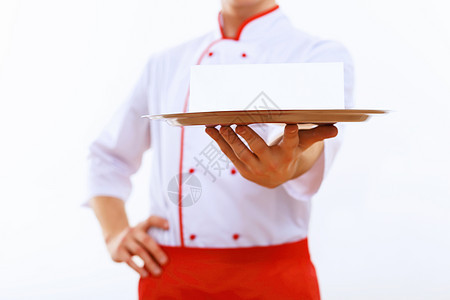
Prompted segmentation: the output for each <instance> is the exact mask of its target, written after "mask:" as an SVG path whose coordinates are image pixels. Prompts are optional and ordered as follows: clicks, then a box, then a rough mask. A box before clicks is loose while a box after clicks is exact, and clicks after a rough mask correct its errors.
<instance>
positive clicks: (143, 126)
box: [88, 8, 353, 248]
mask: <svg viewBox="0 0 450 300" xmlns="http://www.w3.org/2000/svg"><path fill="white" fill-rule="evenodd" d="M301 62H343V63H344V78H345V107H346V108H351V107H353V100H352V90H353V64H352V61H351V57H350V55H349V53H348V52H347V50H346V49H345V48H344V47H343V46H342V45H341V44H339V43H337V42H335V41H330V40H323V39H319V38H317V37H314V36H311V35H308V34H306V33H304V32H302V31H299V30H297V29H295V28H293V27H292V25H291V23H290V22H289V20H288V18H287V17H286V16H285V14H284V13H283V12H282V11H281V9H279V8H278V9H274V10H272V11H270V12H267V13H265V14H262V15H260V16H258V17H256V18H252V19H250V20H248V21H247V22H245V23H244V24H243V26H242V28H241V30H240V32H239V35H238V37H237V38H236V39H229V38H223V34H222V27H221V17H220V14H219V26H218V28H217V29H216V30H214V31H212V32H210V33H208V34H206V35H204V36H201V37H199V38H196V39H194V40H192V41H190V42H187V43H184V44H182V45H180V46H178V47H175V48H172V49H169V50H167V51H164V52H162V53H158V54H155V55H153V56H151V57H150V59H149V61H148V63H147V64H146V66H145V68H144V70H143V73H142V75H141V77H140V79H139V81H138V82H137V84H136V86H135V87H134V89H133V91H132V93H131V95H130V96H129V98H128V100H127V101H126V102H125V103H124V104H123V106H122V107H120V109H119V110H118V111H117V113H116V114H115V116H114V117H113V119H112V120H111V122H110V123H109V125H107V126H106V128H105V129H104V131H103V132H102V133H101V134H100V136H99V137H98V138H97V139H96V140H95V141H94V142H93V143H92V145H91V147H90V155H89V158H90V159H89V161H90V167H89V177H88V178H89V179H88V181H89V182H88V186H89V195H88V196H89V197H88V198H91V197H94V196H100V195H103V196H113V197H117V198H120V199H122V200H126V199H127V198H128V196H129V194H130V191H131V188H132V186H131V181H130V176H131V175H132V174H133V173H135V172H136V171H137V170H138V169H139V167H140V164H141V158H142V155H143V153H144V152H145V151H146V150H147V149H149V147H151V148H152V149H153V153H152V159H151V164H152V167H151V174H150V181H149V185H150V199H149V201H150V203H151V212H150V213H151V214H154V215H159V216H161V217H164V218H166V219H167V220H168V221H169V224H170V229H169V230H167V231H166V230H161V229H155V228H153V229H150V232H149V233H150V235H151V236H152V237H153V238H154V239H155V240H156V241H157V242H158V243H160V244H162V245H168V246H180V245H184V246H187V247H209V248H234V247H248V246H267V245H277V244H282V243H286V242H293V241H297V240H301V239H303V238H305V237H306V236H307V232H308V223H309V218H310V211H311V198H312V196H313V195H314V194H315V193H316V192H317V191H318V189H319V187H320V185H321V182H322V180H323V178H324V176H325V174H326V173H327V170H328V168H329V167H330V165H331V163H332V161H333V159H334V156H335V154H336V152H337V150H338V148H339V145H340V143H341V138H342V133H340V134H339V135H338V137H336V138H333V139H329V140H326V141H325V147H324V152H323V153H322V154H321V156H320V157H319V159H318V160H317V162H316V163H315V164H314V166H313V167H312V168H311V169H310V170H309V171H308V172H306V173H305V174H303V175H302V176H300V177H298V178H296V179H293V180H290V181H288V182H286V183H284V184H282V185H280V186H278V187H276V188H273V189H270V188H266V187H263V186H260V185H258V184H256V183H253V182H251V181H249V180H246V179H244V178H243V177H242V176H241V175H240V174H239V172H236V170H235V169H234V168H233V166H232V164H231V163H230V162H229V161H228V163H229V164H228V165H227V163H226V160H225V159H224V157H223V156H222V157H220V159H219V160H217V159H216V165H218V164H217V161H219V162H220V163H222V167H221V168H222V169H221V168H220V167H219V168H215V167H212V164H211V165H210V167H205V166H206V165H207V164H208V162H210V161H208V159H210V158H211V157H212V156H214V155H212V154H211V152H210V151H209V150H207V149H209V148H212V147H213V146H214V145H215V144H214V143H213V144H210V143H211V141H212V139H211V138H210V137H209V136H208V135H207V134H206V133H205V132H204V127H203V126H193V127H184V129H183V130H184V133H183V143H181V134H182V129H181V127H172V126H169V125H168V124H166V123H165V122H162V121H148V120H146V119H142V118H141V116H142V115H147V114H162V113H175V112H183V111H184V107H185V103H186V101H188V98H189V93H188V87H189V73H190V67H191V66H192V65H195V64H202V65H206V64H253V63H258V64H261V63H301ZM249 80H251V79H249ZM212 101H213V100H212ZM267 128H269V127H264V126H259V127H257V128H256V129H255V130H257V131H258V132H259V133H261V134H262V135H263V136H264V137H267V136H268V135H269V134H270V129H267ZM208 147H209V148H208ZM216 149H218V147H217V146H216ZM181 151H182V152H183V153H182V158H181V157H180V154H181V153H180V152H181ZM215 157H216V158H217V157H218V156H217V155H216V156H215ZM180 167H181V172H182V173H183V174H184V175H183V180H184V179H188V177H189V176H192V177H195V178H196V181H195V182H191V186H189V182H188V183H186V184H185V185H183V187H182V188H183V192H182V195H183V197H184V196H185V194H186V193H194V198H192V199H194V201H191V200H192V199H190V200H189V199H188V200H189V201H191V202H192V203H187V204H186V203H184V205H186V206H181V207H179V206H178V205H177V203H176V201H173V194H176V193H177V189H176V187H177V185H176V178H178V177H177V176H178V174H179V173H180ZM174 180H175V181H174ZM174 182H175V183H174ZM198 182H200V185H201V187H199V184H198ZM174 184H175V185H174ZM174 186H175V188H174ZM199 193H200V194H201V196H200V197H199V198H198V195H199ZM171 197H172V198H171ZM197 198H198V199H197ZM188 200H186V201H188ZM183 201H184V200H183ZM194 202H195V203H194Z"/></svg>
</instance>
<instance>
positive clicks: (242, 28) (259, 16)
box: [219, 5, 280, 41]
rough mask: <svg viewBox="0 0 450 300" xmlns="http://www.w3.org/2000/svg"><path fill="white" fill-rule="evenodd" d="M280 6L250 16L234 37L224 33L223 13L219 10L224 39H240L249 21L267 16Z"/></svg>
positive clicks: (221, 31)
mask: <svg viewBox="0 0 450 300" xmlns="http://www.w3.org/2000/svg"><path fill="white" fill-rule="evenodd" d="M279 7H280V6H278V5H275V6H274V7H272V8H271V9H269V10H266V11H263V12H260V13H259V14H257V15H254V16H253V17H250V18H248V19H247V20H245V21H244V22H243V23H242V24H241V26H240V27H239V30H238V32H237V35H236V37H234V38H231V37H225V34H224V32H223V28H222V22H221V15H222V12H219V27H220V33H221V34H222V39H224V40H235V41H239V38H240V37H241V33H242V30H244V27H245V26H247V24H248V23H250V22H252V21H254V20H256V19H258V18H261V17H262V16H265V15H267V14H269V13H271V12H273V11H275V10H277V9H278V8H279Z"/></svg>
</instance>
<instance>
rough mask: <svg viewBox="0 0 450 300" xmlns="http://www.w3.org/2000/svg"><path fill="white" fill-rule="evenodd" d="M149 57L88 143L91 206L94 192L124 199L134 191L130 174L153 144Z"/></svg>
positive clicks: (86, 204) (98, 194) (134, 170)
mask: <svg viewBox="0 0 450 300" xmlns="http://www.w3.org/2000/svg"><path fill="white" fill-rule="evenodd" d="M149 74H150V61H149V62H148V63H147V64H146V66H145V68H144V70H143V72H142V73H141V75H140V78H139V80H138V82H137V83H136V85H135V86H134V88H133V90H132V92H131V93H130V95H129V96H128V98H127V99H126V101H125V102H124V103H123V104H122V105H121V106H120V107H119V109H118V110H117V111H116V113H115V114H114V116H113V118H112V119H111V120H110V122H109V123H108V124H107V126H106V127H105V128H104V129H103V131H102V132H101V133H100V135H99V136H98V137H97V138H96V139H95V140H94V141H93V142H92V144H91V145H90V147H89V155H88V194H87V199H86V201H85V202H84V203H83V204H84V206H88V203H89V200H90V199H91V198H92V197H95V196H112V197H116V198H119V199H121V200H123V201H125V200H126V199H127V198H128V197H129V195H130V193H131V180H130V177H131V175H133V174H134V173H136V171H137V170H138V169H139V167H140V165H141V160H142V156H143V154H144V152H145V151H146V150H147V149H148V148H149V147H150V123H149V121H148V120H146V119H142V118H141V116H142V115H146V114H149V109H148V101H149V93H148V88H149V83H150V78H149V77H150V76H149Z"/></svg>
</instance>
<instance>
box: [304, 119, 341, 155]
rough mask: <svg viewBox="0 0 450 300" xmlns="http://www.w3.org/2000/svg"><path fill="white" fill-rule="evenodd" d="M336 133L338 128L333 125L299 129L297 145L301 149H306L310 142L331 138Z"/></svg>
mask: <svg viewBox="0 0 450 300" xmlns="http://www.w3.org/2000/svg"><path fill="white" fill-rule="evenodd" d="M337 134H338V129H337V128H336V127H335V126H333V125H320V126H317V127H316V128H313V129H307V130H299V131H298V139H299V146H300V148H301V149H302V150H306V149H308V148H309V147H310V146H311V145H312V144H314V143H317V142H320V141H323V140H324V139H329V138H333V137H335V136H336V135H337Z"/></svg>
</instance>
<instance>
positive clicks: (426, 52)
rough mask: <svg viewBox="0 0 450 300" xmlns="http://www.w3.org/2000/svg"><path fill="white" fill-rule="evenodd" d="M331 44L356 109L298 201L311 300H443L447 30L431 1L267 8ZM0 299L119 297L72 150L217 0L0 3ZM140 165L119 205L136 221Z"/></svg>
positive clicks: (127, 273) (447, 228) (447, 232)
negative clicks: (310, 264) (314, 297)
mask: <svg viewBox="0 0 450 300" xmlns="http://www.w3.org/2000/svg"><path fill="white" fill-rule="evenodd" d="M279 2H280V5H281V7H282V9H283V10H284V11H285V12H286V13H287V14H288V16H289V17H290V18H291V20H292V22H293V23H294V24H295V25H296V26H297V27H299V28H301V29H303V30H305V31H307V32H309V33H312V34H315V35H319V36H322V37H326V38H332V39H337V40H339V41H341V42H343V43H344V44H345V45H346V46H347V47H348V48H349V50H350V51H351V53H352V54H353V57H354V60H355V65H356V93H355V97H356V101H357V106H358V107H360V108H382V109H391V110H394V111H395V112H393V113H392V114H390V115H388V116H384V117H377V118H374V119H372V120H370V122H367V123H361V124H351V125H350V126H348V131H347V135H346V142H345V145H344V146H343V148H342V149H341V153H340V154H339V156H338V158H337V161H336V163H335V165H334V168H333V169H332V171H331V172H330V174H329V176H328V178H327V179H326V181H325V182H324V183H323V186H322V190H321V191H320V193H319V194H318V195H317V197H316V198H315V199H314V208H313V216H312V222H311V232H310V242H311V252H312V257H313V260H314V262H315V264H316V267H317V270H318V275H319V280H320V285H321V291H322V295H323V298H324V299H450V258H449V253H450V238H449V237H450V218H449V215H450V214H449V210H450V203H449V200H450V188H449V183H450V176H449V169H450V159H449V157H448V156H447V155H448V153H450V149H449V148H450V147H449V142H448V136H449V134H448V132H449V129H450V128H449V125H448V121H447V119H448V114H449V108H450V104H449V103H450V90H449V86H450V71H449V70H450V58H449V53H450V21H449V18H448V9H447V8H446V7H445V4H447V3H446V2H447V1H445V0H441V1H438V0H428V1H419V0H409V1H406V0H405V1H400V0H397V1H395V0H378V1H368V0H364V1H363V0H342V1H335V0H322V1H294V0H290V1H288V0H284V1H279ZM0 3H1V4H0V68H1V69H0V138H1V140H0V143H1V147H0V153H1V155H0V192H1V194H0V195H1V200H0V299H135V297H136V292H137V290H136V287H137V279H138V278H137V275H136V274H134V273H133V272H132V271H131V270H129V269H128V268H127V267H126V266H125V265H118V264H114V263H112V262H111V261H110V259H109V257H108V255H107V252H106V250H105V247H104V245H103V242H102V238H101V234H100V230H99V227H98V225H97V222H96V220H95V219H94V217H93V214H92V212H91V211H89V210H88V209H84V208H80V207H79V204H80V203H81V202H82V201H83V197H84V193H85V191H84V189H85V174H86V171H85V169H86V160H85V157H86V153H87V147H88V144H89V141H90V140H91V139H92V138H93V137H95V135H96V134H97V133H98V132H99V130H100V129H101V127H102V126H103V125H104V124H105V122H106V121H107V120H108V119H109V117H110V116H111V114H112V112H113V111H114V110H115V109H116V108H117V106H118V105H119V103H120V102H121V101H122V100H123V99H124V97H125V95H127V93H128V92H129V91H130V89H131V87H132V85H133V83H134V82H135V80H136V79H137V76H138V73H139V72H140V70H141V68H142V67H143V65H144V63H145V61H146V59H147V57H148V56H149V54H151V53H153V52H155V51H159V50H162V49H164V48H167V47H169V46H172V45H176V44H178V43H180V42H182V41H185V40H188V39H191V38H193V37H195V36H198V35H200V34H203V33H204V32H206V31H208V30H210V29H213V28H214V26H216V18H217V12H218V10H219V9H220V8H219V1H218V0H216V1H211V0H195V1H194V0H190V1H182V0H164V1H163V0H159V1H155V0H128V1H112V0H97V1H94V0H77V1H68V0H67V1H61V0H54V1H50V0H40V1H34V0H28V1H25V0H23V1H11V0H1V2H0ZM149 168H150V166H149V164H148V158H147V160H146V161H144V167H143V168H142V170H141V171H140V172H139V173H138V175H137V176H136V177H135V182H136V188H135V190H134V192H133V195H132V197H131V199H130V202H129V205H128V210H129V212H130V217H131V220H132V222H133V223H136V222H138V221H139V220H141V219H142V218H144V217H146V216H147V214H148V211H147V208H148V204H147V201H148V200H147V197H148V191H147V189H146V180H147V173H148V169H149Z"/></svg>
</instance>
